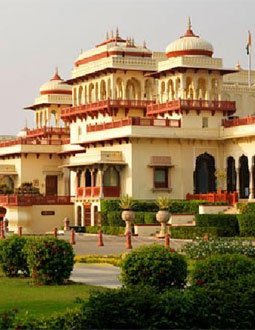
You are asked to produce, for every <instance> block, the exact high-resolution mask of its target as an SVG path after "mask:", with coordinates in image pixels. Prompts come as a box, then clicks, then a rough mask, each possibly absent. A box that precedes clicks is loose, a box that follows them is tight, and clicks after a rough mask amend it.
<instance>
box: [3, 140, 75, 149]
mask: <svg viewBox="0 0 255 330" xmlns="http://www.w3.org/2000/svg"><path fill="white" fill-rule="evenodd" d="M69 143H70V139H69V138H66V139H58V140H52V139H43V140H34V139H22V138H19V139H15V140H9V141H3V142H0V148H6V147H11V146H15V145H63V144H69Z"/></svg>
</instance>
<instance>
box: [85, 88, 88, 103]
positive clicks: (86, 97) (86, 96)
mask: <svg viewBox="0 0 255 330" xmlns="http://www.w3.org/2000/svg"><path fill="white" fill-rule="evenodd" d="M87 93H88V92H87V86H84V104H86V103H88V94H87Z"/></svg>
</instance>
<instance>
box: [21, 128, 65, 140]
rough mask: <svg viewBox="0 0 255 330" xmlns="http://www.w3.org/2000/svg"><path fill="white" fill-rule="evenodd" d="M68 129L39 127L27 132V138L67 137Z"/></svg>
mask: <svg viewBox="0 0 255 330" xmlns="http://www.w3.org/2000/svg"><path fill="white" fill-rule="evenodd" d="M69 134H70V129H69V127H46V126H45V127H41V128H36V129H28V130H27V138H34V137H48V136H52V135H58V136H59V137H61V136H62V135H69Z"/></svg>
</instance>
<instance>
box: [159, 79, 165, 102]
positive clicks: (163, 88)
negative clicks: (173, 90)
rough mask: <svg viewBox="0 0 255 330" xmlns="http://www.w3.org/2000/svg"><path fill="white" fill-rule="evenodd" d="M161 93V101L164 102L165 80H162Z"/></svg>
mask: <svg viewBox="0 0 255 330" xmlns="http://www.w3.org/2000/svg"><path fill="white" fill-rule="evenodd" d="M160 91H161V94H160V100H161V103H163V102H164V101H165V92H166V84H165V82H164V81H162V83H161V89H160Z"/></svg>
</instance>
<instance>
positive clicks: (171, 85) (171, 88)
mask: <svg viewBox="0 0 255 330" xmlns="http://www.w3.org/2000/svg"><path fill="white" fill-rule="evenodd" d="M167 92H168V99H169V100H170V101H172V100H174V83H173V80H172V79H169V80H168V83H167Z"/></svg>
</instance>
